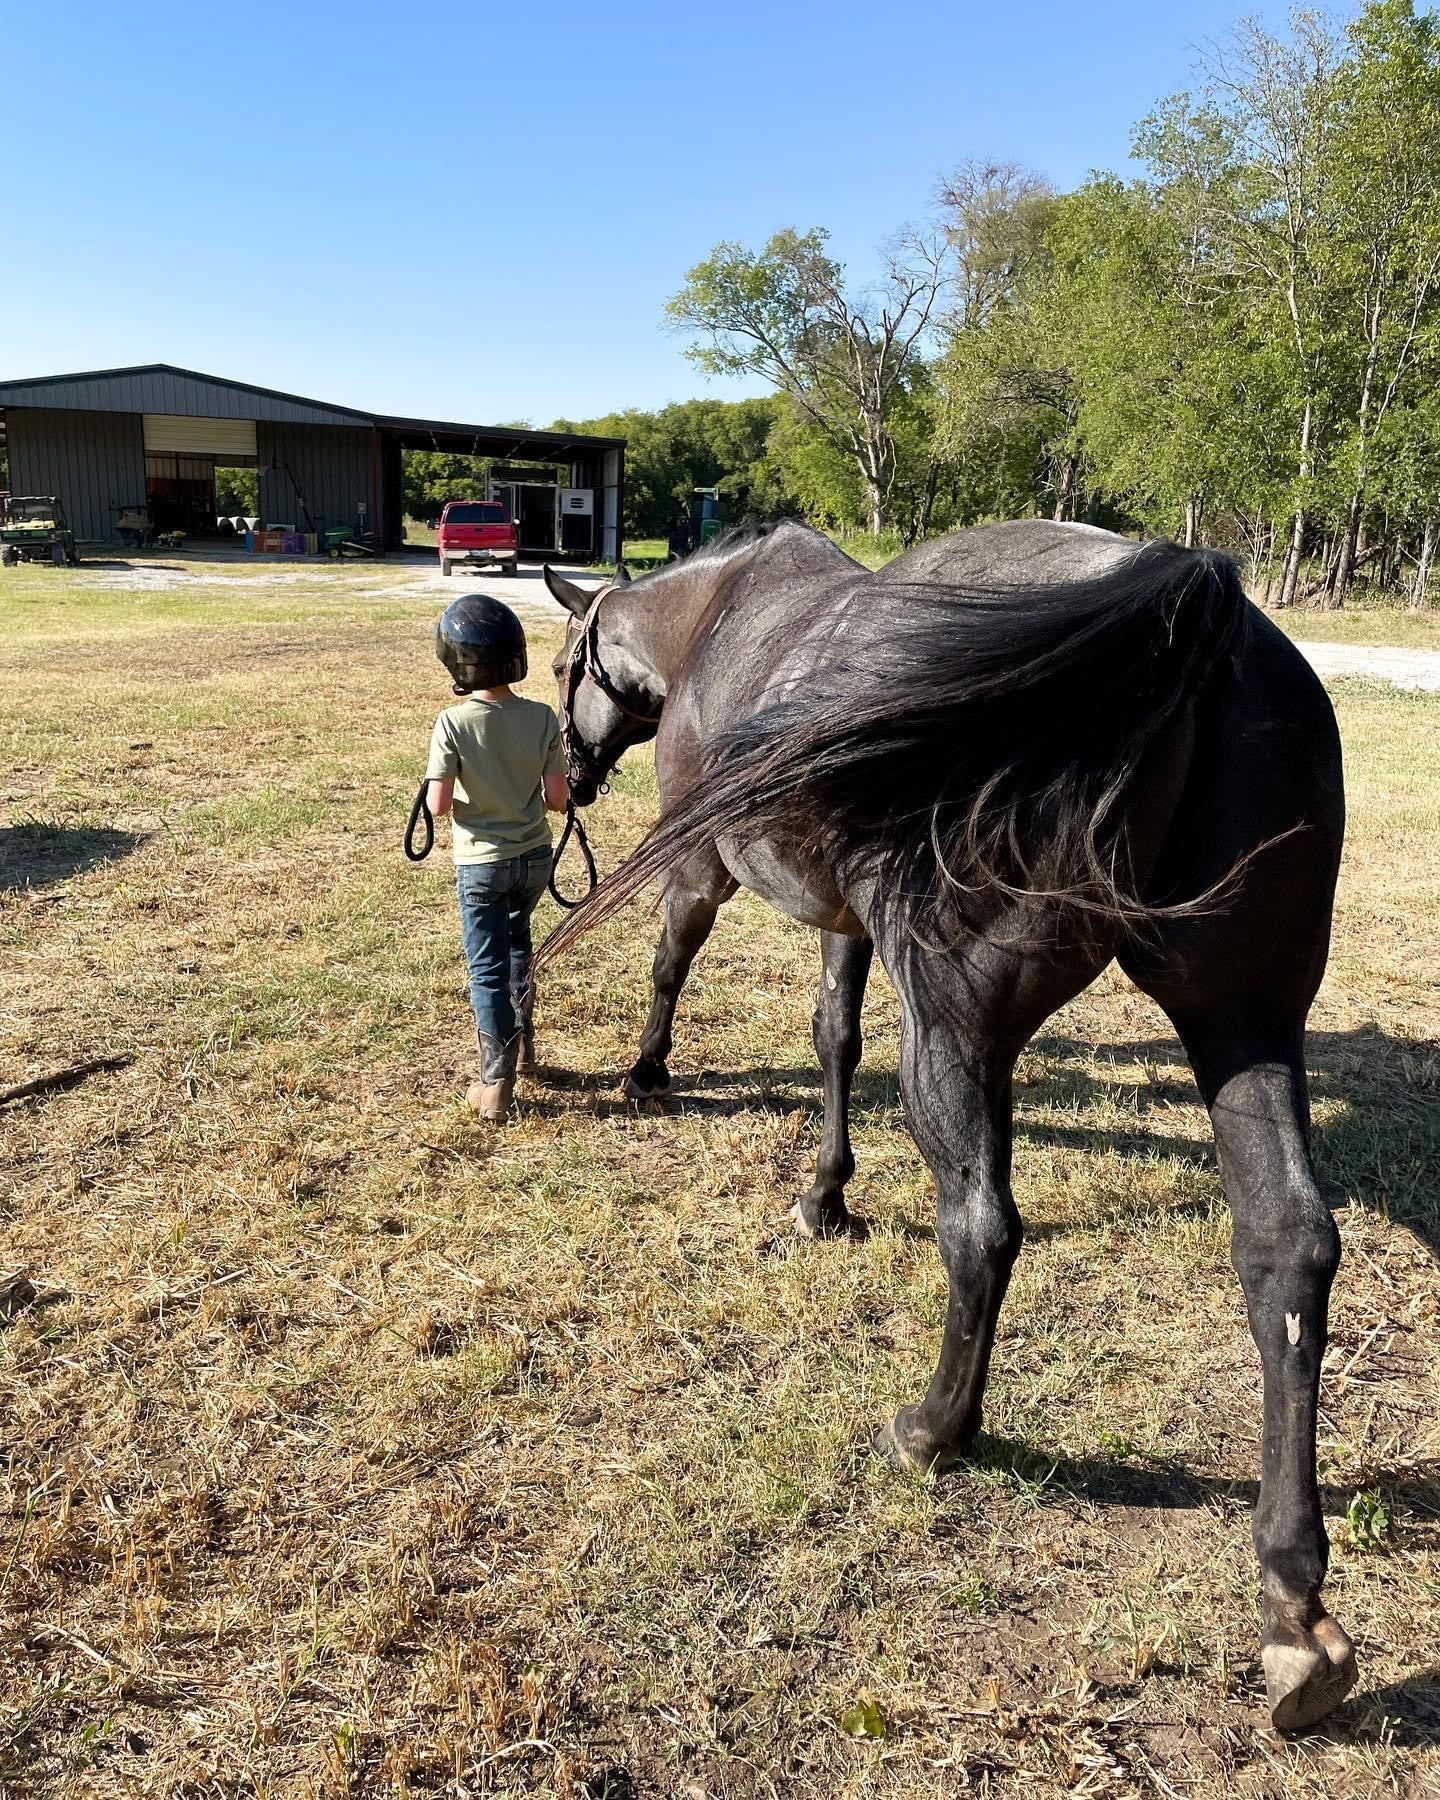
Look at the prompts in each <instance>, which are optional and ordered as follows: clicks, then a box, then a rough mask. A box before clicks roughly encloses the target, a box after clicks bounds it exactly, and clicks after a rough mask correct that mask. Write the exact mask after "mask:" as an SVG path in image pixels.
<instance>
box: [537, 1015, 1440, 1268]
mask: <svg viewBox="0 0 1440 1800" xmlns="http://www.w3.org/2000/svg"><path fill="white" fill-rule="evenodd" d="M1306 1052H1307V1058H1306V1059H1307V1063H1308V1066H1309V1068H1310V1071H1311V1081H1310V1092H1311V1096H1312V1099H1313V1100H1315V1101H1318V1102H1324V1103H1326V1104H1324V1105H1323V1106H1321V1108H1320V1109H1319V1110H1320V1112H1321V1117H1320V1118H1319V1119H1318V1120H1317V1122H1316V1126H1315V1130H1314V1140H1315V1160H1316V1165H1317V1169H1318V1172H1319V1176H1320V1182H1321V1186H1322V1188H1324V1189H1325V1190H1326V1191H1327V1192H1329V1193H1331V1194H1333V1195H1350V1194H1353V1195H1355V1196H1357V1197H1358V1198H1359V1199H1361V1200H1362V1201H1363V1202H1364V1203H1365V1204H1367V1205H1373V1206H1378V1207H1380V1208H1383V1210H1384V1212H1385V1214H1386V1216H1387V1217H1388V1218H1390V1219H1391V1220H1393V1221H1394V1222H1395V1223H1397V1224H1402V1225H1404V1226H1405V1227H1406V1228H1407V1230H1409V1231H1410V1232H1412V1233H1413V1234H1414V1236H1415V1237H1416V1238H1417V1239H1418V1240H1419V1241H1420V1242H1421V1243H1422V1244H1423V1245H1424V1246H1425V1247H1426V1248H1427V1249H1428V1250H1429V1251H1430V1253H1431V1254H1432V1255H1433V1256H1435V1257H1436V1258H1437V1259H1440V1200H1437V1196H1440V1087H1437V1082H1440V1048H1437V1047H1436V1046H1435V1045H1431V1044H1426V1043H1423V1042H1420V1041H1418V1040H1407V1039H1404V1038H1398V1037H1394V1036H1392V1035H1391V1034H1389V1033H1387V1032H1385V1031H1382V1030H1381V1029H1380V1028H1379V1027H1378V1026H1373V1025H1366V1026H1361V1027H1359V1028H1358V1029H1356V1030H1354V1031H1312V1032H1310V1033H1309V1034H1308V1036H1307V1040H1306ZM1097 1053H1098V1054H1099V1055H1100V1056H1102V1057H1108V1058H1110V1059H1112V1060H1113V1061H1114V1062H1115V1063H1116V1064H1127V1065H1128V1064H1135V1063H1138V1064H1140V1065H1141V1066H1142V1067H1145V1068H1149V1067H1151V1066H1154V1065H1159V1066H1160V1067H1161V1068H1162V1069H1165V1070H1167V1071H1168V1070H1169V1069H1171V1068H1173V1067H1174V1066H1175V1065H1177V1064H1178V1065H1179V1066H1180V1068H1182V1069H1183V1068H1184V1067H1185V1053H1184V1051H1183V1050H1182V1049H1181V1047H1180V1044H1179V1041H1178V1040H1177V1039H1175V1038H1169V1037H1155V1038H1147V1039H1140V1040H1136V1041H1133V1042H1129V1043H1108V1044H1107V1043H1102V1044H1098V1045H1097V1044H1091V1043H1086V1042H1084V1041H1082V1040H1078V1039H1075V1038H1069V1037H1063V1036H1058V1035H1046V1036H1042V1037H1038V1038H1036V1039H1035V1040H1034V1041H1033V1042H1032V1044H1031V1045H1030V1047H1029V1052H1028V1056H1029V1060H1030V1064H1031V1065H1032V1066H1033V1065H1034V1063H1035V1062H1036V1060H1037V1059H1038V1060H1039V1062H1040V1064H1041V1067H1040V1069H1039V1071H1038V1072H1036V1073H1032V1074H1030V1075H1028V1076H1027V1078H1025V1079H1023V1080H1017V1081H1016V1083H1015V1100H1016V1111H1015V1132H1016V1136H1017V1137H1018V1138H1021V1139H1023V1140H1025V1141H1026V1142H1028V1143H1032V1144H1036V1145H1042V1146H1050V1147H1054V1148H1061V1149H1072V1150H1101V1149H1103V1150H1108V1151H1111V1152H1119V1153H1121V1154H1128V1155H1135V1156H1144V1157H1154V1156H1164V1157H1172V1158H1176V1159H1179V1160H1183V1161H1187V1162H1200V1163H1204V1164H1206V1165H1209V1166H1213V1164H1214V1160H1215V1153H1214V1145H1213V1143H1212V1141H1211V1139H1210V1136H1209V1134H1208V1133H1204V1134H1203V1135H1201V1134H1196V1135H1188V1134H1180V1133H1176V1132H1174V1131H1172V1130H1165V1129H1163V1128H1162V1129H1156V1128H1155V1125H1154V1124H1153V1123H1152V1122H1151V1121H1152V1120H1156V1119H1157V1116H1158V1117H1162V1118H1165V1119H1166V1120H1167V1122H1168V1120H1169V1118H1170V1116H1171V1114H1172V1109H1173V1108H1174V1106H1175V1105H1177V1104H1181V1105H1193V1106H1198V1104H1199V1096H1198V1094H1197V1093H1196V1090H1195V1087H1194V1085H1193V1083H1191V1082H1190V1081H1189V1080H1188V1079H1187V1078H1186V1077H1185V1076H1184V1075H1180V1076H1174V1075H1171V1074H1169V1073H1166V1074H1164V1075H1162V1076H1160V1077H1158V1078H1157V1077H1155V1076H1154V1075H1153V1074H1152V1075H1151V1076H1150V1077H1149V1078H1148V1079H1145V1080H1142V1081H1139V1082H1137V1081H1136V1080H1134V1079H1133V1077H1131V1076H1129V1075H1127V1074H1124V1073H1120V1072H1117V1073H1116V1074H1115V1076H1114V1077H1113V1078H1109V1077H1106V1076H1104V1075H1097V1074H1096V1073H1095V1072H1094V1060H1095V1058H1096V1055H1097ZM555 1083H556V1085H562V1084H563V1085H565V1086H568V1087H571V1088H574V1089H578V1090H580V1091H582V1092H587V1093H593V1094H595V1096H596V1097H597V1100H599V1099H600V1097H601V1096H604V1097H606V1098H608V1097H610V1096H612V1095H614V1094H615V1092H616V1088H617V1086H618V1084H617V1082H616V1079H615V1077H614V1076H613V1075H609V1074H604V1075H585V1076H579V1077H574V1076H572V1077H568V1078H567V1077H561V1076H560V1075H559V1073H558V1072H556V1073H555ZM1116 1102H1123V1105H1124V1108H1125V1110H1126V1112H1127V1113H1128V1114H1129V1115H1130V1116H1131V1117H1132V1118H1133V1119H1134V1124H1133V1125H1127V1126H1126V1127H1125V1128H1124V1129H1122V1130H1116V1129H1115V1128H1114V1127H1113V1126H1108V1125H1104V1126H1102V1125H1086V1124H1076V1123H1069V1122H1067V1123H1065V1124H1061V1125H1057V1124H1054V1123H1052V1122H1051V1121H1050V1120H1049V1119H1047V1118H1045V1117H1043V1116H1041V1117H1037V1116H1036V1114H1037V1112H1038V1111H1039V1110H1040V1109H1042V1108H1043V1109H1044V1111H1045V1112H1049V1113H1055V1112H1062V1113H1065V1114H1068V1115H1070V1116H1071V1118H1072V1119H1073V1118H1076V1117H1081V1116H1083V1113H1084V1111H1085V1109H1086V1108H1087V1107H1089V1106H1093V1105H1096V1104H1097V1103H1104V1104H1105V1107H1106V1110H1107V1112H1109V1113H1111V1115H1112V1116H1113V1112H1114V1108H1115V1103H1116ZM1332 1102H1339V1103H1340V1105H1339V1108H1338V1110H1336V1109H1335V1108H1334V1107H1333V1106H1332V1105H1331V1104H1329V1103H1332ZM602 1104H603V1102H602ZM623 1104H624V1103H622V1102H619V1101H618V1100H617V1101H616V1104H615V1110H619V1109H620V1107H621V1106H622V1105H623ZM659 1104H661V1105H662V1106H664V1107H665V1108H666V1109H667V1110H674V1111H676V1112H678V1113H680V1114H682V1115H694V1116H698V1117H701V1118H704V1117H706V1116H712V1115H713V1116H716V1117H726V1116H730V1115H733V1114H737V1113H745V1112H749V1113H753V1112H757V1111H772V1112H794V1111H797V1110H799V1111H803V1112H807V1113H809V1114H810V1115H811V1116H812V1118H813V1119H815V1120H817V1121H818V1119H819V1118H820V1116H821V1114H822V1112H823V1099H822V1094H821V1077H820V1072H819V1070H818V1068H815V1067H813V1066H808V1065H807V1066H803V1067H802V1066H785V1065H773V1064H760V1065H756V1066H754V1067H751V1068H746V1069H736V1070H730V1071H720V1070H714V1069H702V1070H699V1071H697V1072H696V1073H695V1074H694V1075H691V1076H688V1077H686V1078H685V1079H684V1080H683V1081H681V1082H680V1083H679V1085H677V1086H676V1088H675V1089H674V1090H673V1091H672V1093H671V1094H669V1095H667V1096H666V1097H665V1098H664V1099H663V1100H662V1101H661V1102H660V1103H659ZM899 1106H900V1090H899V1083H898V1080H897V1078H896V1075H895V1072H894V1070H893V1069H885V1068H879V1069H876V1068H871V1069H866V1068H864V1067H863V1066H862V1068H861V1069H860V1070H859V1071H858V1072H857V1074H856V1077H855V1083H854V1088H853V1092H852V1111H854V1112H857V1113H862V1114H863V1113H865V1112H873V1113H883V1112H891V1111H894V1110H896V1109H898V1107H899ZM607 1110H608V1109H607ZM1185 1205H1186V1206H1187V1207H1188V1208H1189V1209H1190V1210H1197V1209H1198V1207H1199V1203H1198V1202H1196V1203H1188V1202H1187V1203H1185ZM1165 1210H1166V1212H1167V1215H1168V1214H1173V1213H1174V1212H1175V1210H1176V1209H1175V1208H1174V1207H1166V1209H1165ZM1181 1210H1185V1208H1184V1207H1182V1208H1181ZM1068 1229H1069V1227H1068V1226H1065V1225H1063V1224H1062V1225H1056V1226H1047V1225H1043V1224H1041V1225H1036V1226H1032V1227H1028V1228H1027V1235H1028V1236H1029V1237H1031V1238H1032V1239H1034V1238H1036V1237H1040V1236H1051V1235H1058V1234H1062V1233H1063V1232H1064V1231H1066V1230H1068Z"/></svg>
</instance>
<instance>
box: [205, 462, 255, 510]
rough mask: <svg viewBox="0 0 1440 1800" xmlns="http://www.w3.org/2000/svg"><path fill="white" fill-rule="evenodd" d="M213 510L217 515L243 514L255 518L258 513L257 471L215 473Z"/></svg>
mask: <svg viewBox="0 0 1440 1800" xmlns="http://www.w3.org/2000/svg"><path fill="white" fill-rule="evenodd" d="M215 510H216V512H218V513H243V514H244V515H245V516H246V517H247V518H251V519H253V518H256V517H258V515H259V512H260V472H259V470H258V469H226V468H217V469H216V471H215Z"/></svg>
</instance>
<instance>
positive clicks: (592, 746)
mask: <svg viewBox="0 0 1440 1800" xmlns="http://www.w3.org/2000/svg"><path fill="white" fill-rule="evenodd" d="M545 585H546V586H547V587H548V588H549V590H550V592H551V593H552V594H553V595H554V597H555V598H556V599H557V600H558V601H559V602H560V604H561V605H562V606H563V607H564V608H565V610H566V612H568V613H569V614H570V622H569V624H568V625H567V627H566V630H565V643H564V645H563V647H562V649H561V651H560V654H559V655H558V656H557V657H556V658H555V662H554V665H553V666H554V670H555V680H556V683H557V685H558V688H559V695H560V706H559V712H560V731H561V736H562V738H563V740H564V744H565V755H566V758H567V760H568V763H569V769H568V771H567V772H568V774H569V777H570V796H571V798H572V799H573V800H574V802H575V804H576V805H577V806H589V805H590V803H591V801H592V800H594V799H595V797H596V795H597V794H598V793H599V792H600V788H601V786H602V784H603V783H604V782H605V780H606V778H607V777H608V776H609V774H610V772H611V770H612V769H613V768H614V767H615V765H616V763H617V762H619V760H620V758H621V756H622V755H623V754H624V752H625V751H626V750H628V749H629V748H630V746H631V745H632V744H640V743H644V742H645V740H646V739H647V738H652V737H654V735H655V732H656V729H657V727H658V726H659V723H660V709H661V706H662V705H663V704H664V699H665V688H664V683H663V681H662V680H661V679H660V678H659V676H658V674H657V672H656V670H655V668H654V666H653V664H652V662H651V661H650V659H649V658H648V657H647V656H646V655H645V653H644V650H643V649H642V647H641V645H640V643H639V637H638V633H637V632H636V630H635V628H634V620H633V618H632V617H631V609H630V608H628V607H626V606H625V604H624V598H623V597H624V595H625V591H626V589H627V588H628V587H629V586H630V576H629V573H628V571H627V570H626V568H625V565H624V564H623V563H622V564H621V565H620V567H619V568H618V569H617V570H616V572H615V579H614V580H613V581H611V582H607V583H606V585H605V586H604V587H602V588H598V589H596V591H595V592H594V593H590V592H588V591H587V590H586V589H585V588H582V587H577V586H576V584H575V583H574V582H573V581H567V580H566V579H565V577H564V576H563V575H557V574H556V573H555V571H554V570H553V569H552V568H550V567H549V566H548V564H547V566H546V569H545ZM612 595H615V596H616V597H617V599H616V601H615V602H612V600H611V596H612Z"/></svg>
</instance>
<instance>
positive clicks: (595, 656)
mask: <svg viewBox="0 0 1440 1800" xmlns="http://www.w3.org/2000/svg"><path fill="white" fill-rule="evenodd" d="M613 591H614V590H613V588H608V587H607V588H602V589H601V590H600V592H599V593H598V594H597V595H596V596H595V598H594V600H593V601H592V602H591V604H590V610H589V612H587V613H586V615H585V620H584V623H583V624H582V625H581V627H580V636H579V637H578V638H577V639H576V641H575V648H574V649H573V650H572V651H571V652H570V663H569V666H568V668H567V670H566V683H565V703H564V705H563V706H562V707H561V710H560V742H561V745H562V746H563V748H564V751H565V758H566V761H567V762H568V763H569V764H570V778H571V780H572V781H573V780H574V779H575V777H576V775H577V774H579V775H583V776H586V777H588V778H589V779H590V780H591V781H593V782H594V783H595V785H596V786H597V787H598V788H602V789H603V788H604V785H605V776H606V775H607V774H608V773H609V770H607V769H605V768H603V767H602V766H601V763H600V759H599V757H597V756H596V755H595V754H594V753H593V752H592V751H591V750H590V749H589V748H588V746H587V745H585V744H584V743H583V742H582V741H581V740H580V739H579V738H578V737H577V736H576V734H575V696H576V695H577V694H578V693H579V691H580V684H581V683H582V682H584V681H587V680H588V681H592V682H593V683H594V684H595V686H596V687H598V688H599V690H600V692H601V693H602V694H603V695H604V696H605V698H606V699H607V700H608V701H609V702H610V704H611V705H612V706H613V707H614V708H615V710H616V711H617V712H618V713H621V714H622V715H623V716H624V717H625V718H627V719H629V720H631V721H632V722H633V723H634V724H636V725H639V726H642V727H645V726H651V725H658V724H659V723H660V714H661V712H662V710H663V707H664V702H663V701H662V702H661V705H660V706H657V707H656V708H655V710H654V712H638V711H637V710H636V709H635V708H634V707H633V706H631V704H630V703H629V701H628V700H625V699H624V698H622V696H621V694H620V693H619V691H618V689H617V688H616V686H615V683H614V682H613V681H612V680H611V679H610V677H609V676H608V675H607V674H606V672H605V666H604V664H603V663H602V662H601V661H600V602H601V601H602V600H604V599H605V598H606V596H607V595H609V594H610V593H612V592H613ZM639 741H640V740H639V738H638V737H635V738H632V739H631V740H630V741H629V742H628V743H626V744H623V745H622V746H621V748H620V751H619V752H618V753H617V755H616V757H615V758H614V759H613V760H612V762H611V765H610V766H611V768H613V767H614V765H615V762H617V761H618V760H619V757H620V756H621V755H623V754H624V752H625V751H626V750H628V749H629V747H630V743H639Z"/></svg>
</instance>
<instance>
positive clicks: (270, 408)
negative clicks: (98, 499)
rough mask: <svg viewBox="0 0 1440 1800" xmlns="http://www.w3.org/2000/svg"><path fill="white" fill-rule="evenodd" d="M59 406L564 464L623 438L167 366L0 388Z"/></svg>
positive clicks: (40, 378) (14, 402) (24, 399)
mask: <svg viewBox="0 0 1440 1800" xmlns="http://www.w3.org/2000/svg"><path fill="white" fill-rule="evenodd" d="M7 406H15V407H21V406H35V407H62V408H66V409H69V410H73V411H77V412H126V413H166V414H173V415H177V416H180V417H184V418H197V419H256V420H261V419H264V420H269V421H273V422H276V423H283V424H289V425H338V426H343V425H349V426H368V427H372V428H376V429H378V430H381V431H384V432H387V433H390V434H393V436H394V437H396V438H397V439H398V440H399V442H400V444H401V447H402V448H404V449H406V450H445V451H451V452H458V453H461V454H464V455H470V456H501V457H525V458H529V459H531V460H539V461H550V460H553V461H557V462H561V461H564V460H566V459H567V458H568V457H569V456H570V455H572V454H573V453H574V452H575V451H577V450H595V449H612V448H613V449H618V448H619V447H620V446H622V445H623V444H624V442H625V440H624V439H623V438H612V437H595V436H592V435H590V434H589V433H586V432H576V431H536V430H533V429H532V428H531V427H530V426H528V425H526V426H522V425H465V424H458V423H456V422H455V421H453V420H446V419H412V418H404V417H400V416H397V415H393V414H387V413H373V412H366V411H363V410H362V409H360V408H358V407H353V406H335V405H332V404H331V403H330V402H329V401H326V400H311V399H307V398H306V397H305V396H304V395H303V394H287V393H284V392H282V391H281V390H280V389H279V388H266V387H256V386H255V385H254V384H253V383H251V382H245V381H231V380H229V379H228V378H227V377H225V376H223V375H205V374H202V373H201V372H200V371H199V370H197V369H180V368H177V367H176V366H175V365H174V364H173V363H137V364H135V365H134V366H132V367H129V368H123V369H90V370H86V371H83V372H81V373H79V374H72V375H36V376H28V377H26V378H24V379H23V380H19V381H0V408H4V407H7Z"/></svg>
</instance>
